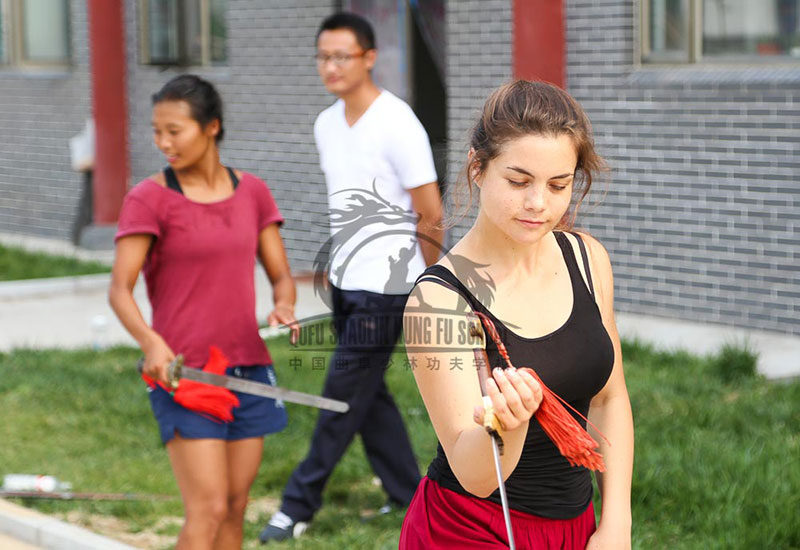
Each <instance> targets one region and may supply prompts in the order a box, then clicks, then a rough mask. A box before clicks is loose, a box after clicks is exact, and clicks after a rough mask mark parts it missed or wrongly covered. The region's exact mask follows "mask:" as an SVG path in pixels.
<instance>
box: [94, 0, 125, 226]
mask: <svg viewBox="0 0 800 550" xmlns="http://www.w3.org/2000/svg"><path fill="white" fill-rule="evenodd" d="M122 4H123V0H89V3H88V7H89V51H90V57H91V72H92V115H93V116H94V124H95V135H96V143H97V144H96V146H95V160H94V174H93V183H92V192H93V201H94V202H93V209H94V223H95V224H111V223H115V222H116V221H117V218H118V216H119V211H120V208H121V207H122V199H123V197H124V196H125V192H126V190H127V187H128V172H129V170H128V169H129V163H128V113H127V94H126V88H125V69H126V63H125V28H124V19H123V6H122Z"/></svg>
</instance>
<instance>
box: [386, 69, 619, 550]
mask: <svg viewBox="0 0 800 550" xmlns="http://www.w3.org/2000/svg"><path fill="white" fill-rule="evenodd" d="M470 146H471V148H470V152H469V162H468V164H467V170H466V173H467V185H468V186H469V187H470V195H471V194H472V191H473V190H479V191H478V192H479V209H478V214H477V217H476V220H475V223H474V225H473V226H472V228H471V229H470V230H469V231H468V232H467V233H466V235H465V236H464V237H463V238H462V239H461V240H460V241H459V242H458V243H457V244H456V245H455V246H454V247H453V248H452V249H451V250H450V252H449V253H448V254H447V255H446V256H445V257H444V258H442V259H441V260H440V261H439V263H438V264H437V265H434V266H431V267H430V268H428V270H426V272H425V273H424V274H423V275H422V276H421V277H420V279H419V280H418V283H417V286H416V288H415V289H414V291H413V292H412V294H411V296H410V298H409V301H408V305H407V307H406V319H405V321H406V327H407V330H406V347H407V351H408V355H409V360H410V364H412V365H416V368H415V369H414V376H415V378H416V381H417V385H418V387H419V390H420V393H421V394H422V397H423V400H424V402H425V406H426V408H427V410H428V414H429V416H430V418H431V422H432V423H433V427H434V429H435V431H436V433H437V436H438V438H439V448H438V451H437V455H436V457H435V458H434V460H433V462H432V463H431V465H430V467H429V469H428V475H427V477H426V478H425V479H423V481H422V483H421V484H420V486H419V489H418V490H417V493H416V495H415V497H414V501H413V502H412V503H411V506H410V507H409V511H408V514H407V515H406V519H405V521H404V523H403V530H402V533H401V536H400V548H401V549H404V550H410V549H422V548H424V549H426V550H435V549H445V548H447V549H449V548H458V549H460V550H466V549H483V548H485V549H489V548H500V547H503V545H507V535H506V531H505V523H504V520H503V515H502V511H501V508H500V497H499V494H498V490H497V489H498V483H497V477H496V474H495V469H494V461H493V459H492V451H491V444H490V439H489V436H488V435H487V434H486V432H485V430H484V429H483V427H482V419H483V412H484V411H483V408H482V406H481V403H482V400H481V393H480V387H479V383H478V376H477V374H476V371H475V368H474V367H473V366H472V365H473V362H474V360H473V354H472V349H471V347H470V346H469V345H468V344H465V343H464V341H463V339H462V340H459V335H460V334H461V333H460V331H459V327H460V326H463V319H464V314H465V313H466V312H468V311H470V310H472V311H476V312H481V313H484V314H485V315H487V316H488V317H489V318H490V319H491V320H492V321H493V322H494V324H495V326H496V327H497V329H498V331H499V334H500V337H501V339H502V341H503V342H504V344H505V346H506V347H507V350H508V353H509V355H510V358H511V361H512V362H513V364H514V365H515V366H517V367H523V366H527V367H531V368H533V369H534V370H535V371H536V373H537V374H538V375H539V376H540V378H541V379H542V381H543V382H544V383H545V384H547V386H548V387H549V388H550V389H551V390H553V391H554V392H556V393H557V394H558V395H559V396H560V397H562V398H563V399H564V400H566V401H567V402H568V403H569V404H570V405H572V407H574V408H575V409H576V410H577V411H579V412H580V413H581V414H583V415H586V416H589V418H590V419H591V420H592V422H593V423H594V424H595V425H596V426H597V428H598V429H599V430H600V431H602V432H603V433H604V434H605V436H606V437H607V438H608V440H609V441H610V442H611V445H607V444H606V443H605V442H603V441H602V440H601V444H600V452H601V453H602V455H603V458H604V461H605V465H606V471H605V472H604V473H603V474H598V482H599V486H600V496H601V499H602V512H601V516H600V522H599V525H597V526H596V525H595V517H594V511H593V508H592V505H591V500H592V491H593V489H592V480H591V473H590V472H589V471H588V470H586V469H585V468H583V467H572V466H570V464H569V463H568V461H567V459H566V458H564V457H563V456H561V454H560V453H559V452H558V449H557V448H556V447H555V445H554V444H553V443H552V441H550V439H549V438H548V437H547V436H546V435H545V434H544V432H543V431H542V428H541V426H540V425H539V423H538V421H537V420H536V418H534V417H533V415H534V413H535V412H536V410H537V409H538V407H539V405H540V403H541V400H542V391H541V388H540V386H539V384H538V383H537V382H536V380H535V379H534V378H533V377H532V376H530V375H529V374H527V373H525V372H523V371H514V370H512V369H503V368H502V367H503V366H504V364H503V362H502V360H501V358H500V356H499V354H498V352H497V348H496V346H495V345H494V344H493V343H492V342H491V340H490V341H489V342H488V345H487V355H488V358H489V362H490V365H491V366H492V367H499V368H494V370H493V380H490V381H489V382H488V383H487V393H488V394H489V396H490V397H491V400H492V404H493V408H494V410H495V414H496V416H497V418H498V420H499V421H500V423H501V425H502V426H503V434H504V442H505V452H504V455H503V456H502V457H501V464H502V471H503V474H504V477H505V486H506V490H507V493H508V500H509V505H510V508H511V520H512V521H511V523H512V525H513V529H514V537H515V539H516V544H517V548H564V549H577V548H580V549H583V548H588V549H592V550H599V549H606V548H608V549H614V550H617V549H623V550H624V549H627V548H630V530H631V514H630V482H631V473H632V465H633V421H632V415H631V409H630V401H629V399H628V394H627V390H626V386H625V379H624V374H623V370H622V360H621V356H620V345H619V336H618V334H617V330H616V325H615V321H614V312H613V279H612V273H611V265H610V261H609V258H608V254H607V252H606V251H605V249H604V248H603V246H602V245H601V244H600V243H599V242H598V241H597V240H595V239H594V238H593V237H591V236H589V235H587V234H580V233H570V232H569V229H570V228H571V226H572V221H573V219H574V214H575V209H576V208H577V205H578V204H579V203H580V199H582V198H583V197H584V196H585V195H586V193H587V192H588V190H589V187H590V186H591V181H592V175H593V174H594V173H596V172H597V171H598V170H601V169H603V167H604V164H603V161H602V159H601V158H600V157H599V156H598V155H597V153H596V152H595V151H594V146H593V142H592V136H591V127H590V124H589V121H588V119H587V118H586V115H585V114H584V113H583V111H582V109H581V108H580V106H579V105H578V104H577V102H575V100H574V99H573V98H572V97H570V96H569V95H568V94H567V93H566V92H564V91H563V90H560V89H559V88H556V87H554V86H551V85H548V84H544V83H536V82H526V81H517V82H513V83H511V84H507V85H505V86H503V87H501V88H499V89H498V90H496V91H495V92H494V93H493V94H492V95H491V96H490V97H489V99H488V100H487V102H486V105H485V107H484V111H483V115H482V116H481V119H480V120H479V122H478V124H477V125H476V126H475V129H474V131H473V135H472V139H471V143H470ZM473 185H474V188H473ZM571 206H572V208H571ZM415 326H416V327H422V328H423V330H420V331H414V330H409V327H415ZM425 327H430V330H427V331H426V330H425ZM446 327H453V328H452V330H451V331H450V332H448V331H447V328H446ZM448 334H449V335H450V337H448ZM574 416H575V417H576V418H579V417H578V415H574ZM579 421H580V422H581V424H583V425H584V427H585V426H586V423H585V421H583V420H580V419H579Z"/></svg>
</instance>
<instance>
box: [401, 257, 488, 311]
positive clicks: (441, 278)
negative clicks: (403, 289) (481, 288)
mask: <svg viewBox="0 0 800 550" xmlns="http://www.w3.org/2000/svg"><path fill="white" fill-rule="evenodd" d="M425 281H430V282H432V283H436V284H438V285H441V286H443V287H445V288H449V289H450V290H452V291H453V292H455V293H456V294H458V295H459V296H461V297H462V298H464V299H465V300H466V301H467V303H468V304H469V305H470V307H472V309H473V310H480V311H483V310H484V309H485V308H484V307H483V305H482V304H481V303H480V302H479V301H478V300H477V299H476V298H475V296H473V295H472V293H471V292H470V291H469V290H468V289H467V287H466V286H464V283H462V282H461V281H459V280H458V277H456V276H455V275H454V274H453V272H452V271H450V270H449V269H447V268H446V267H444V266H443V265H438V264H434V265H432V266H429V267H428V268H427V269H426V270H425V271H423V272H422V274H421V275H420V276H419V277H417V280H416V281H415V282H414V285H415V286H416V285H417V284H419V283H421V282H425Z"/></svg>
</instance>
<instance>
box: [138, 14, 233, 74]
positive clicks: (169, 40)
mask: <svg viewBox="0 0 800 550" xmlns="http://www.w3.org/2000/svg"><path fill="white" fill-rule="evenodd" d="M226 3H227V2H226V0H142V2H141V3H140V15H141V16H140V21H141V27H142V31H143V32H142V35H141V57H142V62H143V63H145V64H149V65H220V64H224V63H225V62H226V60H227V52H226V45H225V41H226V26H225V7H226Z"/></svg>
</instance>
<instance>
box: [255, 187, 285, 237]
mask: <svg viewBox="0 0 800 550" xmlns="http://www.w3.org/2000/svg"><path fill="white" fill-rule="evenodd" d="M253 177H254V179H255V180H256V186H255V189H256V191H255V193H254V195H255V200H256V205H257V208H258V231H259V232H261V230H262V229H264V228H265V227H267V226H268V225H270V224H272V223H277V224H278V225H281V224H283V216H281V212H280V210H278V204H277V203H276V202H275V199H274V198H273V197H272V191H270V190H269V186H268V185H267V184H266V183H265V182H264V181H263V180H261V179H259V178H256V177H255V176H253Z"/></svg>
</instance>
